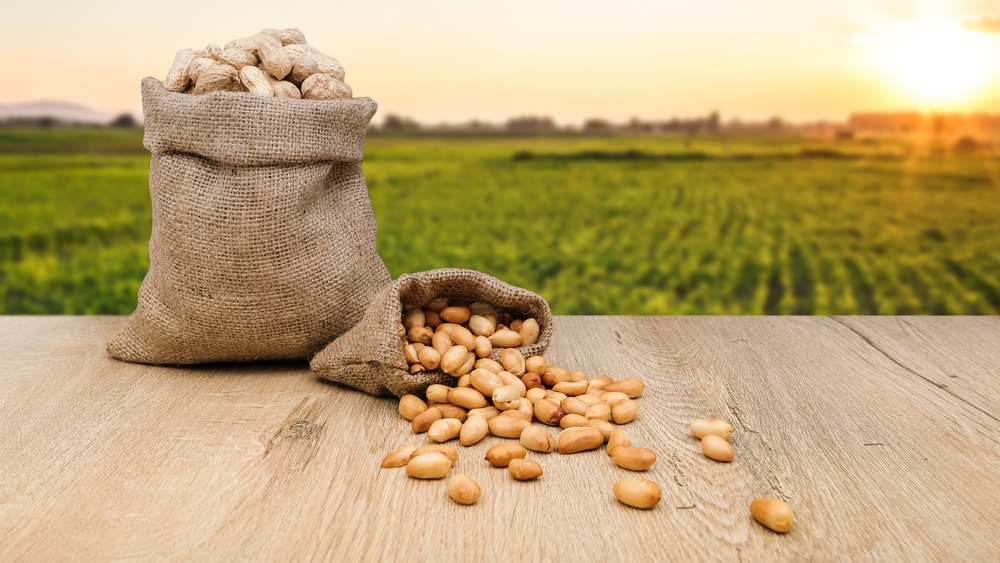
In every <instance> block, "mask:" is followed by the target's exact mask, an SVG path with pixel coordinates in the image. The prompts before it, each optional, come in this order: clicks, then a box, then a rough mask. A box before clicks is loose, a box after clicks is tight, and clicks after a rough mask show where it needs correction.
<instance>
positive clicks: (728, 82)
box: [0, 0, 1000, 123]
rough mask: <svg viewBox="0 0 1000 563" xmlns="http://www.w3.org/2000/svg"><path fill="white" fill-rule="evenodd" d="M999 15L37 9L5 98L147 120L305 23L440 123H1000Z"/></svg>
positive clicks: (51, 5) (757, 0)
mask: <svg viewBox="0 0 1000 563" xmlns="http://www.w3.org/2000/svg"><path fill="white" fill-rule="evenodd" d="M997 10H1000V6H998V4H997V3H996V2H988V1H982V0H950V1H943V0H913V1H902V0H897V1H885V0H881V1H880V0H870V1H860V0H836V1H819V0H798V1H795V2H789V1H787V0H754V1H746V0H701V1H697V0H659V1H638V0H616V1H614V2H594V1H589V0H576V1H566V0H548V1H546V0H536V1H524V0H509V1H507V2H474V1H471V0H464V1H458V0H439V1H433V2H421V1H403V0H399V1H396V0H368V1H364V2H357V1H354V2H341V1H335V0H333V1H326V2H300V1H296V0H282V1H280V2H273V1H268V2H265V1H260V0H241V1H235V0H230V1H228V2H214V1H211V0H201V1H193V0H177V1H170V2H143V1H132V2H124V1H117V0H116V1H111V0H97V1H90V2H79V1H63V0H31V1H28V2H18V3H16V4H14V5H8V6H5V7H4V8H3V9H2V12H0V53H3V56H0V76H2V77H3V78H2V79H0V104H9V103H19V102H29V101H36V100H59V101H68V102H73V103H78V104H82V105H85V106H87V107H90V108H93V109H95V110H99V111H103V112H119V111H131V112H134V113H136V114H139V113H141V105H142V102H141V99H140V95H139V83H140V80H141V79H142V78H143V77H145V76H156V77H158V78H163V77H164V76H165V75H166V72H167V69H168V68H169V67H170V63H171V61H172V60H173V56H174V53H176V51H177V50H178V49H180V48H182V47H192V48H200V47H202V46H204V45H206V44H208V43H217V44H220V45H221V44H225V43H226V42H228V41H229V40H231V39H235V38H238V37H243V36H247V35H252V34H253V33H256V32H257V31H258V30H260V29H262V28H266V27H277V28H282V27H298V28H299V29H301V30H302V31H303V32H304V33H305V36H306V37H307V38H308V39H309V42H310V43H312V44H313V45H315V46H316V47H318V48H319V49H320V50H322V51H324V52H326V53H327V54H329V55H332V56H334V57H336V58H337V59H339V60H340V62H341V63H342V64H343V66H344V67H345V69H346V71H347V77H346V79H347V82H348V83H350V84H351V86H352V87H353V89H354V93H355V95H357V96H369V97H371V98H374V99H375V100H376V101H377V102H378V103H379V108H380V109H379V114H380V115H381V116H383V117H384V116H385V115H387V114H390V113H392V114H397V115H403V116H408V117H412V118H415V119H417V120H418V121H421V122H426V123H436V122H452V123H457V122H463V121H467V120H469V119H473V118H476V119H484V120H488V121H497V122H500V121H503V120H505V119H507V118H509V117H513V116H522V115H544V116H550V117H554V118H556V120H557V121H559V122H561V123H579V122H581V121H583V120H584V119H587V118H594V117H599V118H605V119H610V120H613V121H624V120H627V119H629V118H631V117H640V118H644V119H663V118H669V117H672V116H685V117H690V116H699V115H704V114H707V113H708V112H711V111H718V112H720V113H721V114H722V116H723V118H724V119H727V118H731V117H742V118H744V119H761V118H768V117H771V116H776V115H777V116H782V117H784V118H786V119H791V120H798V121H802V120H815V119H835V120H836V119H845V118H846V117H847V116H848V115H849V114H850V113H851V112H853V111H862V110H867V111H891V110H914V109H916V110H930V109H937V110H942V111H949V110H960V111H989V112H1000V25H993V24H994V23H996V22H997V21H1000V20H992V19H989V18H990V17H992V16H997V15H998V13H997ZM975 18H979V19H978V20H977V21H978V22H979V24H978V25H966V27H962V22H966V24H968V21H969V20H972V19H975ZM983 18H986V19H983ZM973 27H976V28H977V30H976V31H973V30H972V28H973ZM953 43H955V44H954V45H953ZM947 85H951V86H947ZM946 86H947V87H946ZM377 119H378V118H376V120H377Z"/></svg>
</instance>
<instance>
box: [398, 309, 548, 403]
mask: <svg viewBox="0 0 1000 563" xmlns="http://www.w3.org/2000/svg"><path fill="white" fill-rule="evenodd" d="M397 329H398V331H399V338H400V340H401V341H402V343H403V354H404V356H406V363H407V364H408V365H409V366H410V373H417V372H420V371H424V370H435V369H440V370H441V371H443V372H445V373H446V374H448V375H454V376H456V377H461V376H464V375H466V374H468V373H469V372H471V371H472V370H473V369H474V368H475V367H476V360H477V359H482V358H488V357H489V356H490V354H492V353H493V349H494V348H516V347H518V346H531V345H532V344H534V343H535V342H537V341H538V334H539V332H540V327H539V326H538V321H536V320H535V319H533V318H529V319H515V318H514V317H513V316H511V314H510V313H507V312H504V313H501V312H500V311H498V310H497V309H496V307H494V306H492V305H490V304H489V303H482V302H478V301H477V302H474V303H469V302H468V301H460V300H458V299H451V300H449V299H447V298H445V297H439V298H437V299H434V300H432V301H430V302H429V303H427V304H426V305H424V306H423V307H418V306H415V305H406V306H404V312H403V320H402V322H400V323H399V326H398V327H397ZM538 375H540V374H538ZM528 384H529V382H525V385H528ZM533 386H534V387H537V386H538V382H535V384H534V385H533Z"/></svg>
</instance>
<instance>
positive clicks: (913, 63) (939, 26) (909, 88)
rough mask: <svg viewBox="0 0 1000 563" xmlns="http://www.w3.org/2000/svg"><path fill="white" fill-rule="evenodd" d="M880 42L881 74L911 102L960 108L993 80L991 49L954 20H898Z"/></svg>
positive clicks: (980, 36)
mask: <svg viewBox="0 0 1000 563" xmlns="http://www.w3.org/2000/svg"><path fill="white" fill-rule="evenodd" d="M883 39H884V42H882V43H883V47H884V49H883V51H884V52H883V61H882V62H883V65H884V67H885V70H886V72H887V73H888V74H889V75H890V76H891V77H892V78H893V80H894V81H895V82H896V83H897V84H898V85H899V86H900V87H901V88H902V89H903V90H904V91H905V92H906V93H907V94H908V95H909V96H911V97H912V98H913V99H915V100H916V101H919V102H922V103H930V104H944V105H952V104H960V103H961V102H963V101H966V100H968V99H969V98H970V97H972V96H974V95H976V94H977V93H979V92H980V91H982V90H983V89H984V88H985V87H987V86H988V85H989V84H990V82H991V81H992V80H994V79H995V78H996V73H997V64H996V62H997V56H996V53H995V52H994V51H995V47H994V46H993V45H991V44H990V42H989V41H988V39H987V37H986V36H985V34H982V33H977V32H974V31H970V30H967V29H965V28H964V27H962V25H961V24H960V23H959V22H955V21H947V20H940V21H915V22H901V23H899V24H898V25H897V26H896V27H895V28H894V29H893V30H892V31H891V32H889V34H888V35H887V36H886V37H884V38H883Z"/></svg>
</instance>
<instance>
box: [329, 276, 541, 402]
mask: <svg viewBox="0 0 1000 563" xmlns="http://www.w3.org/2000/svg"><path fill="white" fill-rule="evenodd" d="M437 297H450V298H458V299H468V300H470V301H482V302H485V303H489V304H490V305H493V306H494V307H496V308H497V309H499V310H501V311H506V312H508V313H511V314H512V315H513V316H515V317H517V318H522V319H526V318H529V317H534V318H535V320H537V321H538V326H539V328H540V331H539V334H538V341H537V342H535V344H533V345H531V346H522V347H520V348H518V350H520V351H521V353H522V354H523V355H524V357H526V358H527V357H529V356H534V355H537V354H541V353H542V352H544V351H545V349H546V348H547V347H548V345H549V341H550V340H551V338H552V312H551V311H550V310H549V304H548V303H547V302H546V301H545V299H542V297H541V296H539V295H537V294H535V293H532V292H530V291H528V290H526V289H521V288H519V287H514V286H512V285H509V284H506V283H504V282H502V281H500V280H498V279H496V278H494V277H492V276H488V275H486V274H484V273H482V272H476V271H473V270H460V269H456V268H445V269H442V270H430V271H427V272H420V273H416V274H407V275H404V276H400V278H399V279H398V280H396V281H394V282H392V283H391V284H389V285H388V286H386V287H385V288H384V289H383V290H382V291H381V292H379V294H378V295H376V296H375V298H374V299H373V300H372V302H371V304H370V305H369V307H368V310H367V311H365V314H364V317H362V318H361V320H360V321H358V324H356V325H354V328H352V329H351V330H350V331H348V332H347V334H345V335H343V336H341V337H340V338H338V339H337V340H335V341H333V342H332V343H330V345H329V346H327V347H326V348H324V349H323V351H322V352H320V353H319V354H316V357H315V358H313V359H312V362H311V363H310V365H311V366H312V369H313V371H315V372H316V373H317V374H318V375H319V376H320V377H322V378H324V379H328V380H330V381H334V382H337V383H341V384H343V385H348V386H350V387H354V388H356V389H360V390H362V391H364V392H366V393H371V394H373V395H385V394H388V393H391V394H393V395H396V396H397V397H399V396H402V395H405V394H406V393H415V392H419V391H422V390H423V389H425V388H426V387H427V386H428V385H431V384H432V383H443V384H446V385H454V384H455V381H456V378H455V377H452V376H450V375H447V374H445V373H444V372H442V371H441V370H440V369H436V370H430V371H421V372H418V373H415V374H411V373H410V371H409V369H408V366H407V365H406V357H405V356H404V355H403V345H402V343H401V342H400V339H399V335H398V334H397V332H396V331H397V328H398V325H399V322H400V320H401V319H402V315H403V305H404V304H413V305H417V306H423V305H425V304H426V303H428V302H429V301H431V300H432V299H434V298H437ZM492 357H493V359H494V360H499V359H500V351H499V350H494V351H493V355H492Z"/></svg>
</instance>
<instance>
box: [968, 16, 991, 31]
mask: <svg viewBox="0 0 1000 563" xmlns="http://www.w3.org/2000/svg"><path fill="white" fill-rule="evenodd" d="M962 25H963V26H964V27H965V29H970V30H972V31H981V32H983V33H1000V16H979V17H977V18H973V19H969V20H965V22H963V23H962Z"/></svg>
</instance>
